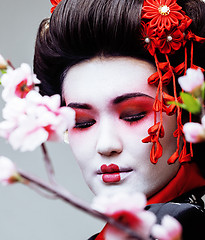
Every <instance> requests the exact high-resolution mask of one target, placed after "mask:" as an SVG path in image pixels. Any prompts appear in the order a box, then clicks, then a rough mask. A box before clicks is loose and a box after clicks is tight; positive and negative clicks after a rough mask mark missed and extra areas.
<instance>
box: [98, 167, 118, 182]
mask: <svg viewBox="0 0 205 240" xmlns="http://www.w3.org/2000/svg"><path fill="white" fill-rule="evenodd" d="M101 171H102V174H103V175H102V180H103V181H104V182H105V183H115V182H119V181H120V180H121V177H120V170H119V167H118V166H117V165H116V164H110V165H108V166H107V165H106V164H103V165H102V166H101Z"/></svg>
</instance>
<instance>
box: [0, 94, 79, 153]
mask: <svg viewBox="0 0 205 240" xmlns="http://www.w3.org/2000/svg"><path fill="white" fill-rule="evenodd" d="M3 118H4V119H5V120H4V121H3V122H1V123H0V136H2V137H4V138H6V139H7V140H8V142H9V143H10V144H11V145H12V147H13V148H14V149H15V150H16V149H20V150H21V151H33V150H34V149H35V148H36V147H38V146H39V145H41V144H42V143H44V142H46V141H60V140H63V134H64V132H65V131H66V130H67V129H70V128H71V127H72V126H73V125H74V123H75V111H74V110H73V109H71V108H68V107H60V96H59V95H53V96H51V97H49V96H41V95H40V94H39V93H38V92H36V91H33V90H32V91H30V92H29V93H28V94H27V95H26V97H25V98H22V99H21V98H17V97H14V98H12V99H11V100H10V101H8V102H7V103H6V106H5V108H4V109H3Z"/></svg>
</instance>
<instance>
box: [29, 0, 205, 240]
mask: <svg viewBox="0 0 205 240" xmlns="http://www.w3.org/2000/svg"><path fill="white" fill-rule="evenodd" d="M54 2H55V5H57V4H56V2H60V3H59V4H58V5H57V7H56V9H55V10H54V8H53V10H54V12H53V13H52V16H51V19H50V20H48V19H46V20H44V21H43V22H42V24H41V26H40V29H39V33H38V36H37V40H36V49H35V59H34V71H35V73H36V74H37V77H38V78H39V79H41V81H42V85H41V93H42V94H47V95H53V94H56V93H58V94H60V95H61V96H62V104H66V105H67V106H69V107H72V108H73V109H74V110H75V111H76V125H75V127H74V128H73V129H72V130H71V131H70V132H69V133H68V135H69V136H68V138H69V143H70V146H71V149H72V151H73V153H74V156H75V157H76V160H77V162H78V163H79V165H80V168H81V170H82V173H83V176H84V178H85V180H86V182H87V184H88V185H89V187H90V189H91V190H92V191H93V192H94V193H95V194H96V195H98V194H102V193H103V192H105V191H106V192H107V191H108V192H109V191H110V192H113V191H121V190H126V191H128V192H133V191H141V192H143V193H145V194H146V196H147V198H148V204H149V205H148V206H147V210H150V211H153V212H154V213H155V214H156V215H157V218H158V221H159V222H160V220H161V218H162V217H163V216H164V215H165V214H170V215H172V216H174V217H175V218H177V219H178V220H179V221H180V222H181V224H182V226H183V239H185V240H187V239H204V230H203V226H204V223H205V212H204V204H203V201H202V199H201V197H202V196H203V195H204V193H205V179H204V178H203V176H202V174H204V169H205V168H204V165H205V164H204V162H203V161H202V160H203V155H202V154H199V151H200V149H197V150H196V149H193V150H194V153H193V156H194V157H192V160H191V158H190V156H191V155H192V149H191V154H189V153H188V152H187V148H188V147H187V145H186V142H185V139H184V137H183V135H182V131H181V129H182V123H181V121H187V116H185V117H182V113H181V111H180V110H179V109H176V107H175V108H174V107H173V106H172V108H171V109H170V108H169V107H168V106H167V105H166V103H165V102H164V101H165V98H166V99H172V98H173V99H175V100H176V98H177V95H176V88H175V87H173V85H172V84H170V82H174V75H173V71H175V72H177V73H181V74H183V72H184V71H185V69H186V65H187V62H189V59H190V61H191V67H193V66H194V65H193V61H194V64H195V65H197V66H200V67H204V62H203V55H204V45H203V44H201V43H198V42H199V41H200V40H199V38H197V37H195V35H193V33H194V34H196V35H198V36H201V37H203V36H204V35H205V34H204V33H205V30H204V29H205V27H204V26H205V25H204V20H205V19H204V16H205V14H204V13H205V4H204V3H203V2H201V1H200V0H189V1H184V0H183V1H178V2H177V4H176V1H174V0H173V1H164V3H166V2H167V5H166V4H164V5H161V6H159V7H157V4H159V2H157V1H151V0H150V1H149V0H146V1H145V2H144V1H143V0H140V1H139V0H135V1H134V0H127V1H124V0H114V1H113V0H112V1H110V0H73V1H67V0H62V1H54ZM143 4H144V5H143ZM178 4H179V5H178ZM150 6H151V7H150ZM153 6H154V7H153ZM180 6H181V7H183V11H182V10H181V7H180ZM156 7H157V8H156ZM155 8H156V9H157V14H158V15H159V14H160V15H159V16H160V17H162V18H163V17H164V16H167V18H163V19H166V21H164V26H165V30H164V29H163V28H162V26H161V25H160V24H159V25H156V24H157V22H158V18H157V16H158V15H156V12H154V13H153V12H152V15H149V16H151V17H147V16H148V15H147V12H148V11H149V10H150V9H151V11H153V9H154V10H155ZM177 11H178V12H177ZM184 11H185V12H186V14H185V12H184ZM153 14H154V15H153ZM174 14H175V15H176V16H175V15H174ZM173 15H174V16H173ZM189 17H190V18H191V19H192V20H193V21H191V20H190V18H189ZM144 19H145V20H144ZM152 19H154V20H152ZM170 19H171V20H170ZM175 23H176V24H177V28H176V29H173V26H172V25H173V24H175ZM151 24H152V25H153V26H154V27H150V26H151ZM142 27H143V28H142ZM150 28H151V30H153V29H154V30H153V31H150V30H149V29H150ZM142 29H143V30H142ZM147 29H148V30H147ZM175 30H176V31H175ZM189 30H190V31H191V32H190V31H189ZM156 32H157V34H158V35H160V34H161V35H160V36H161V38H159V39H158V37H153V38H152V34H156ZM167 32H170V35H166V39H165V41H164V42H163V41H162V40H163V34H164V33H167ZM176 33H178V35H177V36H178V37H177V38H176V39H173V37H174V36H175V35H176ZM186 34H187V35H186ZM185 36H188V37H185ZM155 39H158V43H156V41H155ZM193 39H194V40H195V41H198V42H196V43H194V51H195V53H196V52H197V54H194V58H193V51H192V50H193V48H192V47H193V45H192V44H189V41H188V40H190V41H191V42H192V40H193ZM186 41H187V42H186ZM153 44H154V45H153ZM169 44H171V45H169ZM145 46H146V47H147V49H146V48H145ZM156 46H158V47H156ZM170 46H171V47H170ZM155 48H158V49H157V50H155ZM184 49H186V54H184ZM150 53H151V54H150ZM189 53H190V55H189ZM168 55H169V56H168ZM164 59H165V60H164ZM173 69H174V70H173ZM156 73H157V74H156ZM160 73H163V74H164V75H163V76H160ZM165 74H171V75H170V76H169V77H168V78H167V77H164V76H167V75H165ZM150 76H151V77H150ZM170 79H171V80H170ZM147 80H148V81H149V84H148V83H147ZM152 81H153V82H154V84H151V83H152ZM163 81H164V82H163ZM165 82H166V84H165ZM172 92H173V93H172ZM171 96H173V97H172V98H171ZM169 115H172V116H169ZM153 119H154V125H153ZM176 129H177V131H176ZM147 130H148V134H149V136H147ZM174 132H175V134H174V136H173V133H174ZM196 147H197V148H200V147H201V146H199V147H198V146H196ZM202 147H203V146H202ZM150 152H151V154H150ZM196 155H197V156H196ZM150 160H151V161H150ZM167 162H168V163H169V164H168V163H167ZM195 162H197V164H196V163H195ZM198 166H200V170H201V172H199V168H198ZM174 203H177V204H174ZM91 239H104V238H103V233H101V234H99V235H95V236H93V237H92V238H91Z"/></svg>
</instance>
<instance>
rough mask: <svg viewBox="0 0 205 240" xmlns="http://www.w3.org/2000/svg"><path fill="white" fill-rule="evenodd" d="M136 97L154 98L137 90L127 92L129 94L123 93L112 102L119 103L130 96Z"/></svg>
mask: <svg viewBox="0 0 205 240" xmlns="http://www.w3.org/2000/svg"><path fill="white" fill-rule="evenodd" d="M135 97H148V98H152V97H151V96H149V95H147V94H144V93H141V92H136V93H127V94H123V95H121V96H118V97H116V98H115V99H114V100H113V101H112V103H113V104H118V103H121V102H123V101H126V100H128V99H130V98H135Z"/></svg>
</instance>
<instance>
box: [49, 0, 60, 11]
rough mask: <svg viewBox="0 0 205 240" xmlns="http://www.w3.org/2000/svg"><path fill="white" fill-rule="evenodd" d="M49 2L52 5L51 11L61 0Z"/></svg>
mask: <svg viewBox="0 0 205 240" xmlns="http://www.w3.org/2000/svg"><path fill="white" fill-rule="evenodd" d="M50 1H51V4H52V5H53V7H52V8H51V13H53V11H54V10H55V8H56V7H57V6H58V4H59V3H60V2H61V1H62V0H50Z"/></svg>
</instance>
